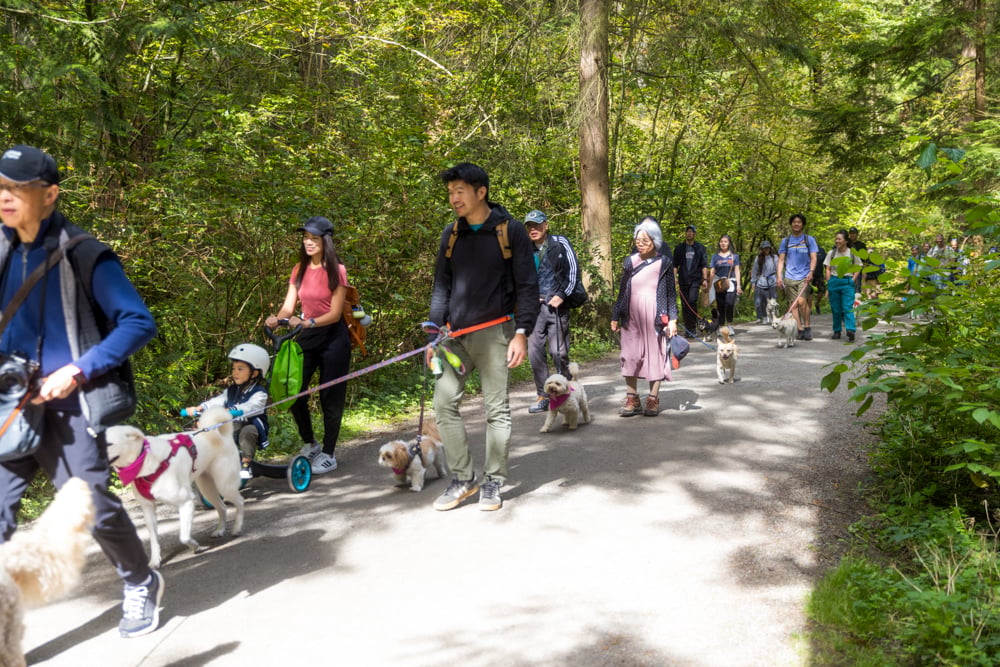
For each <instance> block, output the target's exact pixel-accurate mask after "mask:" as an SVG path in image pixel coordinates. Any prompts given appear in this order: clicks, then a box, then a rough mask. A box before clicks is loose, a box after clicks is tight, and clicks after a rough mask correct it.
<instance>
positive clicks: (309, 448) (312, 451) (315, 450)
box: [298, 442, 323, 461]
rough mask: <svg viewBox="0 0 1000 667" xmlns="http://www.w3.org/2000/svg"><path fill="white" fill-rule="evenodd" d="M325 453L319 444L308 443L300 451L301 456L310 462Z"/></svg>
mask: <svg viewBox="0 0 1000 667" xmlns="http://www.w3.org/2000/svg"><path fill="white" fill-rule="evenodd" d="M322 451H323V448H322V447H321V446H320V444H319V443H318V442H307V443H306V444H304V445H302V449H300V450H299V454H298V455H299V456H304V457H306V458H307V459H309V460H310V461H312V460H313V459H314V458H316V455H317V454H319V453H320V452H322Z"/></svg>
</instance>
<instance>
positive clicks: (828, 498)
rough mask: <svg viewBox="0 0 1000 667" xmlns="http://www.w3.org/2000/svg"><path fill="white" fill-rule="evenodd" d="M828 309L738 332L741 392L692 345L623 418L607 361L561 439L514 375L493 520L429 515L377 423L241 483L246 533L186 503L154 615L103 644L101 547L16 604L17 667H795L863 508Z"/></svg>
mask: <svg viewBox="0 0 1000 667" xmlns="http://www.w3.org/2000/svg"><path fill="white" fill-rule="evenodd" d="M829 321H830V320H829V316H828V315H827V316H820V317H816V318H814V321H813V329H814V331H815V332H816V335H817V338H816V339H815V340H813V341H810V342H799V343H798V344H797V345H796V346H795V347H794V348H791V349H788V350H784V349H777V348H776V347H775V336H774V335H773V333H772V331H771V330H770V328H767V327H761V326H756V325H749V326H748V325H740V326H738V327H737V328H736V333H737V342H738V343H739V345H740V359H739V366H738V371H737V376H738V378H739V381H738V382H737V383H736V384H734V385H725V386H723V385H719V384H718V383H717V382H716V379H715V357H714V353H713V352H712V351H711V350H710V349H708V348H707V347H705V346H704V345H701V344H700V343H692V351H691V354H690V355H689V356H688V358H687V359H685V361H684V363H683V367H682V368H681V369H680V370H679V371H678V372H676V373H675V381H674V382H673V383H671V384H665V385H664V387H665V388H664V389H663V390H661V394H660V396H661V406H662V408H663V411H662V412H661V414H660V415H659V416H658V417H656V418H649V417H642V416H639V417H632V418H628V419H623V418H620V417H618V416H617V410H618V407H619V405H620V404H621V402H622V399H623V397H624V387H623V384H622V382H621V378H620V377H619V375H618V362H617V359H616V358H609V359H606V360H602V361H598V362H592V363H587V364H585V365H584V368H583V381H584V382H585V384H586V387H587V392H588V394H589V396H590V401H591V406H592V411H593V412H594V414H595V416H596V418H595V420H594V422H593V423H591V424H588V425H585V426H581V427H580V429H579V430H578V431H576V432H569V431H562V430H557V431H555V432H553V433H550V434H540V433H538V429H539V428H540V427H541V425H542V421H543V416H541V415H537V416H536V415H529V414H528V413H527V407H528V406H529V405H530V404H531V402H532V401H533V400H534V390H533V388H532V387H530V386H528V385H523V386H518V387H516V388H515V389H514V390H513V392H512V397H511V401H512V409H513V413H514V438H513V442H512V446H511V456H510V474H511V484H510V485H509V486H508V487H506V488H505V489H504V491H503V498H504V507H503V509H501V510H500V511H498V512H480V511H479V510H478V509H477V508H476V505H475V502H474V501H467V502H466V503H465V504H463V505H461V506H459V507H458V508H457V509H455V510H452V511H450V512H435V511H434V510H432V509H431V503H432V501H433V499H434V498H435V497H436V496H437V495H438V494H439V493H440V492H441V491H442V490H443V489H444V486H445V483H444V482H438V481H431V482H430V483H429V484H428V485H427V487H426V488H425V489H424V491H423V492H421V493H411V492H410V491H408V490H404V489H399V488H396V487H394V486H393V483H392V479H391V476H390V474H388V471H386V470H385V469H383V468H379V467H378V466H377V465H376V456H377V449H378V446H379V445H380V444H381V443H382V442H384V441H386V440H387V439H389V436H380V437H379V438H377V439H372V440H366V441H356V442H352V443H345V444H344V445H343V446H341V447H340V448H338V456H337V457H338V460H339V462H340V469H339V470H338V471H336V472H334V473H331V474H329V475H326V476H323V477H319V478H315V479H314V481H313V484H312V486H311V487H310V489H309V490H308V491H306V492H305V493H302V494H299V495H295V494H292V493H290V492H289V491H288V490H287V487H286V486H285V485H284V483H283V482H282V481H281V480H263V479H257V480H254V481H253V483H252V485H251V487H248V488H247V490H246V491H245V492H244V494H245V496H246V497H247V499H248V505H247V520H246V529H245V533H244V535H242V536H240V537H238V538H229V537H227V538H223V539H222V540H219V541H215V542H212V540H211V539H210V538H209V537H208V533H209V531H210V526H211V525H212V523H213V518H212V517H213V516H214V512H200V513H199V514H198V516H197V519H196V526H195V536H196V537H197V539H199V541H201V542H202V544H203V545H204V544H210V548H209V549H208V550H206V551H204V552H203V553H199V554H190V553H189V552H187V551H186V550H184V549H182V548H181V547H180V546H179V544H178V542H177V523H176V520H173V518H172V517H173V516H174V515H173V514H172V513H167V516H168V517H170V519H168V520H166V521H164V522H163V523H161V533H162V540H163V548H164V555H165V558H166V559H167V562H166V563H165V564H164V566H163V574H164V576H165V578H166V593H165V597H164V608H163V614H162V617H161V628H160V629H159V630H158V631H157V632H155V633H153V634H151V635H149V636H147V637H142V638H138V639H132V640H124V639H120V638H119V637H118V636H117V629H116V628H117V622H118V619H119V615H120V614H119V598H118V594H119V593H120V586H119V584H118V582H117V580H116V577H115V576H114V573H113V572H112V570H111V568H110V566H109V565H108V564H107V562H106V561H105V560H104V558H103V556H102V555H101V554H99V553H98V552H97V550H96V547H95V549H94V550H93V553H92V554H91V556H90V559H89V561H88V565H87V569H86V574H85V577H86V578H85V582H84V585H83V587H82V588H81V590H79V591H78V593H77V594H76V595H75V596H74V597H73V598H72V599H69V600H65V601H63V602H60V603H57V604H55V605H52V606H50V607H47V608H44V609H39V610H35V611H32V612H30V613H29V614H28V617H27V625H28V632H27V637H26V642H25V646H26V649H28V651H29V653H28V658H29V664H37V665H67V666H69V665H72V666H79V665H97V664H101V665H110V666H118V665H122V666H125V665H129V666H131V665H136V666H138V665H143V666H150V667H165V666H168V665H169V666H172V667H179V666H192V667H194V666H198V665H213V666H214V665H219V666H224V665H241V666H245V665H281V664H297V665H314V664H315V665H319V664H339V665H365V666H369V665H404V666H407V667H409V666H425V665H426V666H436V665H445V664H461V665H465V666H466V667H470V666H483V667H494V666H496V667H499V666H510V665H583V666H588V665H691V666H727V667H729V666H733V665H761V666H764V665H766V666H768V667H771V666H774V665H804V664H809V652H810V647H809V646H808V643H807V641H806V640H805V639H804V637H803V635H802V633H803V630H804V629H805V627H806V621H805V618H804V614H803V608H804V603H805V596H806V595H807V593H808V592H809V590H810V589H811V587H812V585H813V584H814V582H815V580H816V579H817V577H818V576H819V575H820V574H821V573H822V572H823V571H824V570H825V569H826V568H828V567H830V566H831V565H832V564H834V563H835V562H836V558H837V556H838V554H839V551H838V550H839V548H840V540H841V538H844V537H846V536H847V534H846V526H847V525H849V524H850V522H852V521H853V520H855V519H856V518H858V517H859V516H860V515H861V514H862V513H863V510H864V506H863V503H862V501H861V499H860V496H859V493H858V486H859V484H860V483H861V482H862V481H863V480H864V479H865V476H866V474H867V467H866V464H865V456H864V453H863V450H864V449H865V447H866V446H867V444H868V443H870V441H871V436H870V435H868V434H867V433H866V431H865V429H864V426H863V424H860V423H858V421H857V419H856V418H855V417H854V416H853V407H852V405H849V404H847V403H846V402H845V397H846V393H845V390H844V389H840V390H838V391H837V392H836V393H835V394H833V395H830V394H828V393H826V392H823V391H821V389H820V386H819V381H820V378H821V377H822V376H823V375H824V374H825V373H826V369H825V366H826V365H827V364H829V363H830V362H832V361H835V360H836V359H838V358H840V356H842V355H843V354H846V353H847V351H848V349H849V348H848V347H847V346H846V345H844V344H843V343H842V342H841V341H831V340H829ZM464 410H466V411H467V412H468V413H470V414H478V412H479V411H480V407H479V402H478V401H477V400H475V399H473V400H470V401H469V402H468V403H467V405H466V407H465V408H464ZM471 424H472V428H471V430H470V441H471V442H472V443H474V444H476V446H477V447H478V448H479V449H478V454H477V457H476V458H477V460H478V461H479V462H480V465H481V461H482V450H481V446H482V444H481V443H482V439H483V425H482V420H481V419H478V418H474V419H472V420H471ZM414 426H415V425H411V428H409V429H407V430H404V431H403V435H405V436H406V437H411V436H412V434H413V430H414V429H413V427H414ZM210 515H211V516H210ZM133 517H134V518H135V520H136V521H137V523H141V517H140V516H139V514H138V513H134V514H133ZM140 529H141V530H143V529H142V527H141V525H140ZM143 535H144V536H145V532H144V531H143Z"/></svg>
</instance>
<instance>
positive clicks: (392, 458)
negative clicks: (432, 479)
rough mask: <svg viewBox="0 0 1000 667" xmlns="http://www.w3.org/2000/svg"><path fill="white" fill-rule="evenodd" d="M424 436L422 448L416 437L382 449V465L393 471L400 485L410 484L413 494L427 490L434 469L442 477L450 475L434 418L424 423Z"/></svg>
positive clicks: (380, 451)
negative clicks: (427, 483) (425, 482)
mask: <svg viewBox="0 0 1000 667" xmlns="http://www.w3.org/2000/svg"><path fill="white" fill-rule="evenodd" d="M420 435H421V438H420V445H419V448H418V446H417V439H416V438H414V439H413V440H410V441H409V442H404V441H403V440H393V441H392V442H387V443H385V444H384V445H382V446H381V447H380V448H379V450H378V464H379V465H380V466H382V467H383V468H391V469H392V473H393V475H394V476H395V478H396V482H397V483H399V484H406V483H407V482H409V483H410V491H421V490H422V489H423V488H424V478H425V477H426V476H427V469H428V468H434V470H435V471H437V476H438V478H441V477H444V476H445V475H446V474H447V473H448V466H447V464H446V463H445V461H444V444H443V443H442V442H441V434H440V433H439V432H438V427H437V424H435V423H434V420H433V419H426V420H424V427H423V429H422V430H421V431H420Z"/></svg>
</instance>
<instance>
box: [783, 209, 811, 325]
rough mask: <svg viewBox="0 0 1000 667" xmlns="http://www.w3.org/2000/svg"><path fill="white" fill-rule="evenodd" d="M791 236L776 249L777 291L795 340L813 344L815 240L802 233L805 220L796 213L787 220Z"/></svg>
mask: <svg viewBox="0 0 1000 667" xmlns="http://www.w3.org/2000/svg"><path fill="white" fill-rule="evenodd" d="M788 225H789V226H790V227H791V234H790V235H788V236H786V237H785V238H783V239H781V245H780V246H779V247H778V287H779V288H780V289H783V290H784V291H785V296H787V297H788V303H789V304H791V305H790V306H789V308H790V312H791V314H792V317H793V318H795V324H796V327H797V329H798V336H797V337H798V340H812V328H810V326H809V325H810V314H811V312H812V290H811V283H812V279H813V275H814V272H815V270H816V253H817V252H819V246H817V245H816V239H814V238H813V237H811V236H809V235H808V234H806V233H805V228H806V216H804V215H802V214H801V213H795V214H793V215H792V216H791V217H790V218H789V219H788Z"/></svg>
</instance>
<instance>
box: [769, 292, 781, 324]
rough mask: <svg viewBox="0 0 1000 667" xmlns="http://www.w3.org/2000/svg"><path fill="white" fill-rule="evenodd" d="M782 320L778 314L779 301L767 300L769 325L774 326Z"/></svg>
mask: <svg viewBox="0 0 1000 667" xmlns="http://www.w3.org/2000/svg"><path fill="white" fill-rule="evenodd" d="M780 319H781V315H779V314H778V300H777V299H768V300H767V323H768V324H770V325H771V326H774V323H775V322H777V321H778V320H780Z"/></svg>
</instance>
